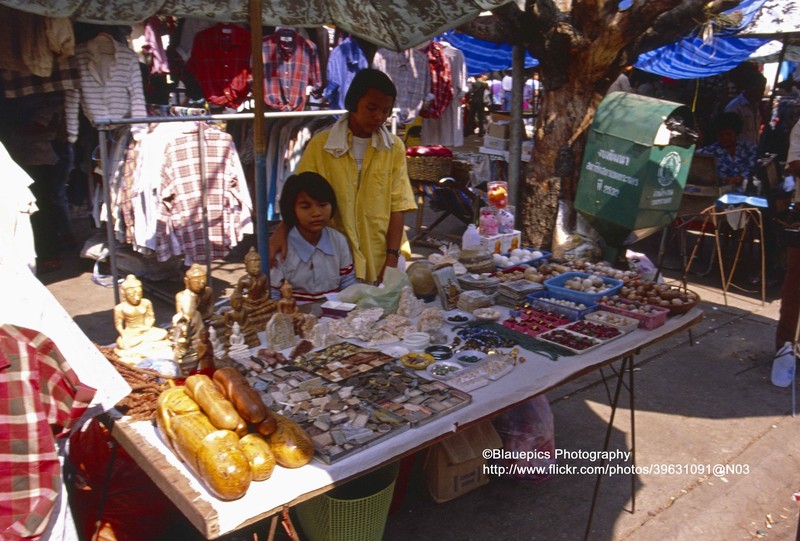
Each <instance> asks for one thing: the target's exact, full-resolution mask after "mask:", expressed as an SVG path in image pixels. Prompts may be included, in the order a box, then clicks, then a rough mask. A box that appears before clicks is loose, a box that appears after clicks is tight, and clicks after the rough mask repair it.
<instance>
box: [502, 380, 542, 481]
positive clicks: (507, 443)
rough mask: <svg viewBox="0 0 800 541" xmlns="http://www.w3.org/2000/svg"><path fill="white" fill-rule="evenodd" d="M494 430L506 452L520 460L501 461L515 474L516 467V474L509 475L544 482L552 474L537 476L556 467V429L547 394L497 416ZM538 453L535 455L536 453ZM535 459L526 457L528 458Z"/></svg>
mask: <svg viewBox="0 0 800 541" xmlns="http://www.w3.org/2000/svg"><path fill="white" fill-rule="evenodd" d="M493 424H494V428H495V430H497V433H498V434H499V435H500V438H501V439H502V440H503V450H504V451H506V452H507V453H509V454H510V455H511V456H522V457H523V458H518V459H501V460H499V461H498V463H499V464H500V465H502V466H505V467H506V470H505V471H507V472H508V471H511V465H512V464H516V465H517V468H516V469H515V470H514V471H515V472H516V473H513V474H510V473H509V474H506V475H509V476H511V477H513V478H514V479H519V480H523V481H535V482H538V481H544V480H545V479H547V478H548V477H550V474H549V473H534V472H535V471H536V470H537V469H539V468H540V467H541V468H544V471H547V469H548V468H549V466H550V464H555V462H556V460H555V449H556V441H555V426H554V423H553V411H552V410H551V409H550V402H549V401H548V400H547V397H546V396H545V395H543V394H540V395H538V396H535V397H533V398H531V399H530V400H528V401H526V402H524V403H523V404H521V405H519V406H517V407H516V408H513V409H511V410H508V411H506V412H505V413H501V414H500V415H498V416H497V417H495V419H494V421H493ZM534 451H535V454H534ZM526 453H528V454H527V456H530V457H531V458H524V456H526Z"/></svg>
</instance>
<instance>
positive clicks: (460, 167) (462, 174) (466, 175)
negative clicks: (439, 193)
mask: <svg viewBox="0 0 800 541" xmlns="http://www.w3.org/2000/svg"><path fill="white" fill-rule="evenodd" d="M450 176H451V177H453V178H454V179H455V180H456V182H457V183H458V184H459V186H469V185H470V183H471V182H470V181H471V180H472V164H471V163H469V162H465V161H461V160H453V163H452V165H451V166H450Z"/></svg>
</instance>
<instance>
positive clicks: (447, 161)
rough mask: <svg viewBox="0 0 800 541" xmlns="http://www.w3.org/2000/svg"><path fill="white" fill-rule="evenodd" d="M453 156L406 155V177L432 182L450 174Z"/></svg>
mask: <svg viewBox="0 0 800 541" xmlns="http://www.w3.org/2000/svg"><path fill="white" fill-rule="evenodd" d="M452 164H453V158H451V157H440V156H406V165H407V166H408V177H409V178H410V179H412V180H427V181H429V182H434V181H437V180H439V179H440V178H442V177H446V176H448V175H450V168H451V166H452Z"/></svg>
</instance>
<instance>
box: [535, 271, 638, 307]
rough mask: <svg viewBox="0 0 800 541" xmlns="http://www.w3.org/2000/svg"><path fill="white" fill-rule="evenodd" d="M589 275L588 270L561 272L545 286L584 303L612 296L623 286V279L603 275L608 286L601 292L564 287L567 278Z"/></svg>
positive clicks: (545, 283)
mask: <svg viewBox="0 0 800 541" xmlns="http://www.w3.org/2000/svg"><path fill="white" fill-rule="evenodd" d="M589 276H592V275H591V274H589V273H588V272H565V273H564V274H559V275H558V276H556V277H555V278H550V279H549V280H545V281H544V287H546V288H547V290H548V291H552V292H554V293H559V294H561V295H565V296H566V297H567V298H568V299H570V300H573V301H577V302H583V303H596V302H599V301H600V299H602V298H603V297H610V296H611V295H614V294H615V293H616V292H617V291H619V288H621V287H622V280H616V279H614V278H608V277H606V276H602V277H601V278H602V279H603V284H604V285H605V286H607V287H606V289H604V290H603V291H601V292H600V293H585V292H583V291H575V290H574V289H567V288H566V287H564V284H565V283H566V282H567V280H571V279H573V278H581V279H584V278H588V277H589Z"/></svg>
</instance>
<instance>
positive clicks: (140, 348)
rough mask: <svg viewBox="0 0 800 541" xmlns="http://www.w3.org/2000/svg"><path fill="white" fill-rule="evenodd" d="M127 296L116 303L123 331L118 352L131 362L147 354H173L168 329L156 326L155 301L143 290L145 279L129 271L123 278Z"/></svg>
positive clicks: (118, 326) (117, 319) (118, 323)
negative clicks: (146, 295) (146, 296)
mask: <svg viewBox="0 0 800 541" xmlns="http://www.w3.org/2000/svg"><path fill="white" fill-rule="evenodd" d="M121 289H122V294H123V296H124V300H123V301H122V302H120V303H119V304H117V305H116V306H115V307H114V327H115V328H116V329H117V333H119V337H118V338H117V341H116V345H117V347H116V348H115V350H114V351H115V353H117V354H118V355H119V356H120V359H122V360H123V361H126V362H131V361H135V360H139V359H143V358H146V357H154V358H167V359H169V358H171V357H172V348H171V346H170V343H169V341H168V340H167V331H166V330H165V329H160V328H158V327H155V326H154V325H155V321H156V318H155V313H154V311H153V303H152V302H150V301H149V300H148V299H145V298H144V297H143V294H142V283H141V282H140V281H139V280H138V279H137V278H136V276H134V275H133V274H129V275H128V276H127V277H126V278H125V280H124V281H123V282H122V286H121Z"/></svg>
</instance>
